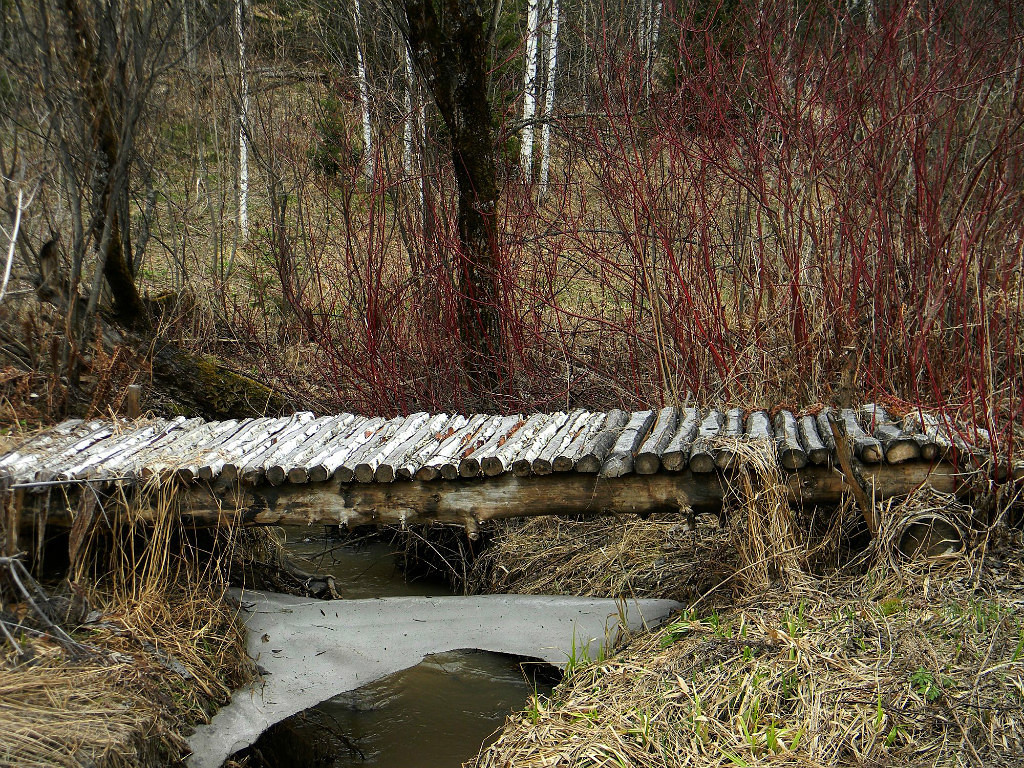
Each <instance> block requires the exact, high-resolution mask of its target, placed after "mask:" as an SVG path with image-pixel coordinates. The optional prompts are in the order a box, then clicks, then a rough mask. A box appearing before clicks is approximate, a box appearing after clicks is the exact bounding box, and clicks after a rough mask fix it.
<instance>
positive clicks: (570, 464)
mask: <svg viewBox="0 0 1024 768" xmlns="http://www.w3.org/2000/svg"><path fill="white" fill-rule="evenodd" d="M575 467H576V462H574V461H573V460H572V459H570V458H569V457H568V456H556V457H555V460H554V461H552V462H551V469H552V470H553V471H555V472H569V471H571V470H573V469H574V468H575Z"/></svg>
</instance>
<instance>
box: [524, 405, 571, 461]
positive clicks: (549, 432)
mask: <svg viewBox="0 0 1024 768" xmlns="http://www.w3.org/2000/svg"><path fill="white" fill-rule="evenodd" d="M568 419H569V414H568V413H563V412H562V411H559V412H558V413H556V414H554V416H553V417H552V418H550V419H549V420H548V421H547V423H546V424H544V425H543V426H542V427H541V428H540V429H539V430H537V434H535V435H534V436H533V438H532V439H531V440H530V442H529V443H528V444H527V445H526V446H525V447H524V448H523V449H522V450H521V451H519V454H518V455H517V456H516V457H515V459H514V460H513V461H512V472H513V474H515V475H518V476H519V477H526V476H527V475H528V474H530V473H531V472H532V471H533V462H534V461H536V460H537V458H538V457H539V456H540V454H541V451H543V450H544V449H545V448H547V446H548V443H550V442H551V441H553V440H554V439H555V435H557V434H558V432H559V430H560V429H561V428H562V427H563V426H564V425H565V423H566V421H567V420H568Z"/></svg>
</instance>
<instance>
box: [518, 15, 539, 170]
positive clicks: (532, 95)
mask: <svg viewBox="0 0 1024 768" xmlns="http://www.w3.org/2000/svg"><path fill="white" fill-rule="evenodd" d="M529 3H530V5H529V11H528V15H527V18H526V30H527V31H526V71H525V73H524V75H523V132H522V135H521V142H522V143H521V145H520V154H519V165H520V168H521V170H522V174H523V181H525V182H526V183H527V184H528V183H530V182H531V181H532V180H533V120H534V118H535V117H536V114H537V37H538V35H537V32H538V26H539V25H538V18H539V13H538V5H539V2H538V0H529Z"/></svg>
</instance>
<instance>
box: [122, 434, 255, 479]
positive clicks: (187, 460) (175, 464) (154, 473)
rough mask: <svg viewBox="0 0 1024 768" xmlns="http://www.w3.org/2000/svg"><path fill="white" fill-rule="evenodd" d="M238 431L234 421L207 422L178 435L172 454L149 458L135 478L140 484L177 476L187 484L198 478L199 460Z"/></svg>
mask: <svg viewBox="0 0 1024 768" xmlns="http://www.w3.org/2000/svg"><path fill="white" fill-rule="evenodd" d="M239 428H240V422H238V421H236V420H234V419H230V420H228V421H211V422H207V423H206V424H203V425H200V426H199V427H197V428H196V429H193V430H191V431H190V432H188V433H187V434H184V435H181V437H180V439H179V440H178V441H176V442H175V443H174V446H173V450H171V451H168V452H166V453H164V452H161V453H159V454H155V455H153V456H151V457H150V458H149V459H148V460H147V461H146V463H145V465H144V466H142V467H140V468H139V471H138V476H139V477H140V478H141V479H142V480H143V481H144V482H156V481H157V480H161V479H169V478H170V477H173V476H174V475H175V474H178V475H179V476H183V477H182V480H183V481H184V482H186V483H191V482H192V481H193V480H195V479H196V478H197V477H199V460H200V458H201V457H203V456H204V455H205V454H206V452H207V450H208V449H209V448H210V447H211V446H213V445H216V444H217V443H219V442H221V441H222V440H223V439H224V438H225V437H228V436H230V435H231V434H234V433H235V432H237V431H238V429H239Z"/></svg>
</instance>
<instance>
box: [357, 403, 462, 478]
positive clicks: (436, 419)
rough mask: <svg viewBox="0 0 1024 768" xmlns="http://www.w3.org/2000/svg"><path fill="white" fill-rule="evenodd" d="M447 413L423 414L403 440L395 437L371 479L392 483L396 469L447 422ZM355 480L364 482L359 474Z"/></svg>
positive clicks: (374, 469)
mask: <svg viewBox="0 0 1024 768" xmlns="http://www.w3.org/2000/svg"><path fill="white" fill-rule="evenodd" d="M448 419H449V417H448V414H447V413H439V414H436V415H434V416H431V415H429V414H424V420H423V421H422V422H421V423H420V424H419V426H418V427H415V428H414V429H413V430H412V431H411V432H408V433H407V435H406V437H405V439H401V438H400V437H399V436H397V435H396V436H395V439H394V440H392V441H391V442H392V443H393V444H394V446H393V447H392V448H391V449H390V450H389V451H388V452H387V454H386V455H384V456H382V457H381V458H380V460H379V461H378V462H377V466H376V467H374V468H373V479H374V480H376V481H377V482H378V483H390V482H393V481H394V479H395V477H396V476H397V471H398V467H399V466H401V464H402V463H403V462H405V460H406V459H407V458H408V457H409V455H410V454H412V453H414V452H415V451H416V449H417V448H419V447H420V446H421V445H423V443H426V442H427V441H429V440H430V439H431V438H432V437H433V436H434V434H436V432H437V430H438V429H440V428H441V426H442V425H444V424H445V423H447V422H448ZM356 479H357V480H360V482H366V481H365V480H363V479H362V478H360V477H359V473H358V472H357V473H356Z"/></svg>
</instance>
